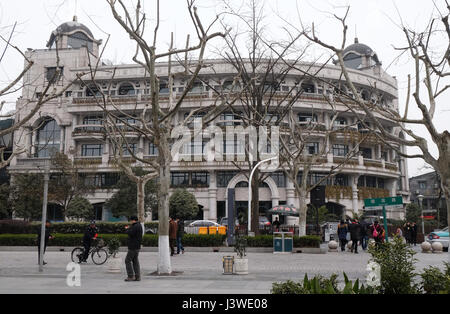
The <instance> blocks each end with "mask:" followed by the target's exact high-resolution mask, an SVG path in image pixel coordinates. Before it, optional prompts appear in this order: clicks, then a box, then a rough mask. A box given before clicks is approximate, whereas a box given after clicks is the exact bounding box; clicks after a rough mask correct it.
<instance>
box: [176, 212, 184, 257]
mask: <svg viewBox="0 0 450 314" xmlns="http://www.w3.org/2000/svg"><path fill="white" fill-rule="evenodd" d="M183 235H184V221H183V220H181V219H177V254H180V252H181V253H182V254H184V247H183V243H182V239H183Z"/></svg>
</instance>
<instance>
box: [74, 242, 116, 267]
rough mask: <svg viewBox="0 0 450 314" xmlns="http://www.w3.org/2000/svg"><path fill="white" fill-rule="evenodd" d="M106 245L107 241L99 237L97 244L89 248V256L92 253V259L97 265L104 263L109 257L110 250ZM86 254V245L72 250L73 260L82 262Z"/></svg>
mask: <svg viewBox="0 0 450 314" xmlns="http://www.w3.org/2000/svg"><path fill="white" fill-rule="evenodd" d="M104 246H105V242H104V241H103V239H98V240H97V241H96V243H95V245H92V246H91V248H90V249H89V253H88V255H87V256H89V255H91V259H92V261H93V262H94V264H95V265H103V264H104V263H105V262H106V260H107V259H108V258H109V254H108V252H107V251H106V250H105V249H104V248H103V247H104ZM83 256H84V247H81V246H79V247H76V248H74V249H73V250H72V253H71V258H72V262H74V263H78V264H81V262H82V261H83Z"/></svg>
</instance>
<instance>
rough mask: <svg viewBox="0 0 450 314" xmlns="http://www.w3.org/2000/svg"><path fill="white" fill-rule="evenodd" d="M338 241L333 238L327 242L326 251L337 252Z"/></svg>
mask: <svg viewBox="0 0 450 314" xmlns="http://www.w3.org/2000/svg"><path fill="white" fill-rule="evenodd" d="M337 248H338V243H337V242H336V241H334V240H331V241H330V242H328V252H337V251H338V250H337Z"/></svg>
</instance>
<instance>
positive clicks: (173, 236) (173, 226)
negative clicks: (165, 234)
mask: <svg viewBox="0 0 450 314" xmlns="http://www.w3.org/2000/svg"><path fill="white" fill-rule="evenodd" d="M177 229H178V225H177V222H176V221H175V220H174V219H173V218H172V217H170V221H169V244H170V256H173V255H174V254H175V245H176V242H177Z"/></svg>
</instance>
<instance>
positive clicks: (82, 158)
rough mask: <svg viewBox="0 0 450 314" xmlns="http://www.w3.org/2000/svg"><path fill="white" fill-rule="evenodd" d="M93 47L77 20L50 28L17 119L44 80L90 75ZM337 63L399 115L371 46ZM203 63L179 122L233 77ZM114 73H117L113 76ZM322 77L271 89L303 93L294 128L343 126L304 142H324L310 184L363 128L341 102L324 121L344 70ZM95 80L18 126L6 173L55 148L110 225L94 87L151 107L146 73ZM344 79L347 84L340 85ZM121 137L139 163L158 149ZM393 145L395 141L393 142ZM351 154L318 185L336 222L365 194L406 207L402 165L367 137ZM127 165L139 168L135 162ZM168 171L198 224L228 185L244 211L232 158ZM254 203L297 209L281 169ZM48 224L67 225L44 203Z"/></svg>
mask: <svg viewBox="0 0 450 314" xmlns="http://www.w3.org/2000/svg"><path fill="white" fill-rule="evenodd" d="M100 45H101V40H96V39H95V38H94V36H93V34H92V32H91V31H90V30H89V29H88V28H87V27H86V26H84V25H83V24H80V23H78V22H77V20H76V18H74V21H72V22H68V23H64V24H62V25H61V26H59V27H58V28H57V29H56V30H55V31H53V32H52V34H51V36H50V39H49V41H48V43H47V49H36V50H31V49H29V50H28V51H27V52H26V55H27V57H28V58H29V59H30V60H32V61H33V62H34V65H33V67H32V68H31V71H30V72H29V73H28V74H27V75H26V77H25V79H24V85H25V88H24V89H23V95H22V97H21V98H20V99H19V100H18V102H17V108H18V109H19V110H18V111H17V113H16V119H20V118H21V117H23V116H24V115H26V114H27V112H29V110H31V108H32V107H33V104H34V103H35V102H36V101H37V99H39V97H41V96H42V93H43V92H44V91H43V87H44V86H46V85H47V84H48V83H49V81H52V82H54V83H55V86H56V88H57V89H58V88H59V89H61V88H63V87H64V86H66V85H67V83H68V82H70V81H72V80H74V78H75V74H76V73H79V72H83V71H86V72H88V71H89V66H90V65H94V64H96V62H97V60H98V56H99V47H100ZM57 52H58V56H59V59H60V64H59V67H60V69H61V75H59V77H55V71H56V67H57V64H56V63H57V61H56V60H57ZM344 60H345V63H346V65H347V67H348V68H349V72H350V75H351V76H352V79H353V81H354V83H355V85H356V86H357V88H358V90H359V92H360V93H361V96H362V98H363V99H370V98H371V97H377V101H378V103H379V104H380V105H382V106H388V107H390V108H392V109H394V110H398V94H397V82H396V79H395V78H394V77H391V76H389V75H388V74H387V73H386V72H384V71H383V69H382V67H381V63H380V61H379V59H378V56H377V55H376V53H375V52H374V51H373V50H372V49H371V48H370V47H368V46H366V45H364V44H361V43H358V41H357V40H355V43H354V44H352V45H350V46H349V47H347V49H345V55H344ZM207 63H208V65H209V67H205V68H204V69H203V70H202V71H201V73H200V75H201V77H202V81H199V83H198V84H195V85H194V87H193V88H192V90H191V91H190V92H189V94H188V96H187V97H186V100H185V102H184V103H183V106H182V108H181V110H180V112H179V117H178V119H183V118H184V117H185V116H186V115H187V114H188V113H189V112H191V111H192V110H193V109H197V108H199V107H201V106H208V105H210V104H212V103H213V101H214V100H215V95H214V92H213V90H212V89H211V88H209V87H208V86H207V85H205V84H204V83H202V82H205V81H206V82H209V86H212V85H219V86H220V85H222V86H225V85H226V84H227V82H229V81H230V80H232V79H233V77H234V76H235V75H236V71H235V69H234V68H233V67H232V66H231V65H229V64H227V63H226V61H225V60H207ZM304 66H305V68H309V69H310V71H312V72H315V71H317V70H318V69H319V66H322V65H312V64H306V63H305V64H304ZM113 71H114V72H115V73H114V77H113V78H112V72H113ZM156 71H157V73H158V75H159V76H160V79H161V86H160V99H161V104H162V106H164V103H167V101H168V97H167V95H168V88H167V85H166V84H165V78H167V63H159V64H157V70H156ZM165 73H166V74H165ZM164 75H166V77H164ZM319 77H321V78H322V79H321V80H317V81H316V80H314V79H304V77H303V76H302V75H300V73H297V74H296V73H295V72H294V71H293V72H291V73H290V74H289V75H288V76H287V77H286V79H285V80H284V81H283V82H282V84H281V85H280V86H279V89H278V90H277V93H280V95H282V94H283V93H284V92H286V91H288V90H290V89H291V88H292V87H294V86H298V87H297V88H301V89H302V91H303V93H302V95H301V97H300V98H299V99H298V101H297V102H296V103H295V105H294V107H293V110H294V112H295V114H296V115H297V116H298V123H300V124H301V123H305V122H307V123H310V122H313V123H316V124H318V125H319V126H322V127H324V128H326V129H330V128H334V129H337V130H339V128H343V129H345V132H344V131H343V132H342V134H340V133H339V132H336V134H335V135H334V136H333V137H332V141H331V142H326V141H324V137H323V136H321V135H320V134H318V135H317V136H316V138H315V139H314V140H312V141H311V143H308V150H309V153H312V154H313V153H314V152H318V151H319V150H320V148H321V147H323V146H322V145H327V149H326V151H327V154H326V156H323V163H322V164H320V165H317V167H315V168H313V169H312V173H311V174H310V178H309V180H310V182H311V183H314V182H317V180H320V178H321V177H322V176H323V173H324V172H326V171H327V169H328V170H329V169H330V167H331V166H333V165H335V164H337V163H339V162H340V158H341V159H342V158H343V156H345V155H346V153H347V152H348V151H349V150H351V149H353V148H354V145H356V144H355V141H352V140H349V139H348V136H349V134H350V137H354V138H359V136H360V135H361V134H365V133H366V132H367V131H368V130H366V129H364V127H363V126H362V125H361V124H358V120H357V119H356V117H355V116H354V115H352V113H351V112H349V111H348V110H346V109H347V108H346V107H345V106H344V105H343V104H339V103H337V105H336V110H337V111H338V112H339V118H338V119H335V120H334V125H330V121H331V117H332V114H333V112H332V110H331V109H330V106H329V104H328V102H327V101H325V97H333V95H334V94H335V93H334V90H333V88H332V87H331V85H332V84H334V85H333V86H336V85H340V84H339V83H340V80H341V79H342V78H341V70H340V68H339V67H338V66H337V65H332V64H331V65H325V66H323V68H322V69H320V71H319ZM326 82H330V84H327V83H326ZM95 83H96V85H94V84H93V82H92V81H90V80H89V78H88V77H85V78H84V79H83V83H80V82H77V83H75V84H74V85H73V86H71V87H70V88H68V89H67V90H66V91H65V92H64V94H63V96H62V97H60V98H58V99H54V100H52V101H50V102H48V103H46V104H45V105H43V106H42V108H40V110H39V113H38V114H37V115H35V116H34V117H33V119H32V120H31V121H29V123H28V124H27V125H26V126H25V127H24V128H22V129H20V130H18V131H16V134H14V138H15V139H16V141H17V142H18V143H16V147H17V146H22V147H26V152H24V153H22V154H20V155H19V156H17V157H16V158H15V159H14V160H13V161H12V163H11V165H10V172H11V174H12V175H13V176H14V174H17V173H26V172H38V171H39V170H38V168H37V166H38V165H39V164H43V163H44V161H45V160H47V159H49V158H50V156H51V154H52V152H54V151H60V152H64V153H65V154H67V155H68V156H69V157H70V158H71V159H72V160H73V161H74V163H75V164H76V165H78V167H80V171H81V172H82V173H83V177H84V179H85V180H89V182H90V183H92V184H95V185H96V187H97V190H96V192H95V194H93V195H88V196H87V198H88V199H89V201H90V202H91V203H92V204H94V208H95V211H96V216H97V219H99V220H105V221H113V220H115V219H116V218H114V217H112V215H111V212H110V211H109V209H108V208H107V207H106V206H104V204H105V201H107V200H108V199H109V198H110V197H111V196H112V194H113V193H114V185H115V184H116V183H117V180H118V178H119V173H118V170H117V168H116V167H114V164H113V162H112V147H111V144H110V143H109V141H108V140H107V139H106V138H105V133H104V130H103V126H102V119H103V118H102V116H103V112H102V109H101V108H100V107H99V106H98V105H97V102H96V98H95V95H96V94H97V93H98V89H102V90H103V92H104V93H107V94H108V96H109V97H110V99H111V101H114V103H115V104H116V105H118V106H120V108H121V109H122V110H124V111H126V112H130V113H134V114H135V113H136V110H137V111H139V109H142V108H143V104H144V103H146V102H147V103H148V99H149V94H150V86H149V83H148V81H147V79H146V72H145V70H144V69H143V68H142V67H140V66H139V65H136V64H130V65H113V64H107V63H105V62H100V67H99V69H98V72H97V75H96V80H95ZM341 83H342V85H344V84H343V83H344V82H341ZM185 86H186V80H183V79H182V78H176V79H175V82H174V87H173V92H174V95H175V97H176V95H177V94H178V95H179V94H180V93H182V92H183V91H184V88H185ZM164 94H166V95H164ZM236 110H239V103H237V104H236ZM131 120H132V119H131ZM380 121H382V123H383V124H385V126H386V128H387V129H388V130H389V131H390V132H392V134H395V135H396V136H403V135H402V134H401V133H400V131H399V130H398V129H396V128H395V127H393V124H392V123H390V122H389V121H386V120H383V119H381V117H380ZM129 122H130V123H133V121H129ZM214 123H215V124H216V125H219V126H220V125H222V126H227V125H239V124H240V121H239V120H238V119H236V117H235V116H234V114H233V113H226V112H225V113H223V114H221V115H220V116H219V117H217V119H216V121H214ZM318 129H320V128H318ZM127 137H128V139H129V141H130V143H131V145H130V146H131V149H133V150H135V153H136V154H137V155H138V156H139V157H141V158H144V159H145V158H154V156H155V155H157V154H158V151H157V149H156V147H155V146H154V145H153V144H152V143H149V142H148V141H146V140H145V139H144V138H143V137H142V136H140V135H139V134H138V133H133V132H129V133H127ZM391 144H392V145H394V146H395V145H397V144H396V143H394V142H392V143H391ZM226 147H227V145H224V150H225V153H226ZM183 149H184V150H187V151H184V153H189V152H191V153H193V152H194V151H195V144H193V145H191V146H190V147H189V145H188V146H187V147H184V148H183ZM357 149H358V150H359V154H358V155H357V156H355V157H352V158H351V160H350V161H349V162H348V163H346V164H345V166H344V167H343V170H342V171H341V173H340V174H339V175H336V176H335V177H334V178H332V179H328V180H325V181H324V182H323V183H322V184H323V185H324V186H325V202H326V205H327V207H328V209H329V211H330V212H333V213H335V214H336V215H338V216H342V215H344V214H346V215H349V216H350V217H351V216H352V212H358V213H361V211H362V210H363V205H364V202H363V199H364V198H372V197H384V196H398V195H401V196H402V197H403V198H404V201H405V202H407V201H408V197H409V191H408V190H409V184H408V175H407V163H406V160H405V159H403V158H401V157H400V156H398V155H397V154H396V153H395V151H394V150H393V149H390V148H389V147H388V146H386V145H383V143H381V142H380V141H376V140H373V141H371V140H367V141H365V142H363V143H361V145H359V147H357ZM400 149H404V148H403V147H400ZM236 153H239V152H236ZM130 159H131V158H130ZM130 162H135V163H136V165H137V166H139V162H136V161H133V160H130ZM243 165H245V163H243ZM171 175H172V178H171V184H172V188H173V189H175V188H178V187H184V188H187V189H188V190H189V191H191V192H193V193H194V194H195V196H196V198H197V201H198V203H199V205H200V207H201V209H202V211H201V216H200V217H199V218H204V219H209V220H214V221H216V220H219V219H220V218H221V217H225V216H226V215H227V214H226V208H227V206H226V204H227V191H228V190H229V189H232V188H234V189H235V201H236V208H238V209H241V210H244V209H245V210H246V208H247V200H248V188H247V186H248V185H247V179H246V177H245V176H244V175H243V174H242V173H239V171H238V169H237V168H236V166H235V165H234V164H233V163H232V162H228V161H217V162H213V163H206V162H204V161H203V160H202V158H200V160H198V158H193V160H192V161H188V162H187V161H178V162H173V164H172V174H171ZM259 198H260V200H259V201H260V210H261V212H263V211H264V210H265V209H268V208H270V207H272V206H274V205H278V204H289V205H290V204H293V205H294V206H298V198H297V197H296V193H295V189H294V185H293V183H292V182H290V181H289V180H288V179H287V178H286V177H285V176H284V174H283V173H282V172H281V171H275V172H272V173H271V174H270V176H268V177H267V179H266V180H265V182H264V184H262V185H261V186H260V188H259ZM403 217H404V210H403V209H396V210H391V211H388V218H393V219H402V218H403ZM49 218H50V219H52V220H62V219H64V217H61V212H60V210H58V208H57V206H50V209H49Z"/></svg>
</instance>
